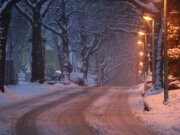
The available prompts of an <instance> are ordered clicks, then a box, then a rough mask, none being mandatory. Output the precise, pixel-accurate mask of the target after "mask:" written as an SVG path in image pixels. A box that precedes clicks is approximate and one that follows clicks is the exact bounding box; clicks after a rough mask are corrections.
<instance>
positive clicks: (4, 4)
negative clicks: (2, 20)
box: [0, 0, 17, 14]
mask: <svg viewBox="0 0 180 135" xmlns="http://www.w3.org/2000/svg"><path fill="white" fill-rule="evenodd" d="M15 1H17V0H5V1H4V2H3V3H2V5H1V7H0V14H2V12H3V11H4V10H5V9H6V7H7V6H8V5H9V4H10V3H11V2H15Z"/></svg>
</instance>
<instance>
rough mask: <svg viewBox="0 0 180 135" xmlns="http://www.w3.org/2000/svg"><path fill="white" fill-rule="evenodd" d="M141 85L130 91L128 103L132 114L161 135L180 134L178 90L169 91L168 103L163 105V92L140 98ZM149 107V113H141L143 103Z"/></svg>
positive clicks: (179, 92)
mask: <svg viewBox="0 0 180 135" xmlns="http://www.w3.org/2000/svg"><path fill="white" fill-rule="evenodd" d="M143 89H144V88H143V85H140V86H139V88H137V89H134V90H132V91H131V94H130V97H129V103H130V107H131V109H132V111H133V112H134V114H135V115H136V116H137V117H138V118H139V119H140V120H141V121H142V122H144V123H145V124H146V125H147V126H148V127H149V128H151V129H153V130H154V131H157V133H158V134H163V135H179V134H180V90H176V91H175V90H174V91H169V102H168V104H167V105H164V104H163V100H164V94H163V92H161V93H159V94H156V95H151V96H147V97H146V98H145V99H143V97H142V96H141V91H143ZM144 100H145V101H146V103H147V104H148V105H149V107H150V108H151V110H150V111H149V112H145V111H143V107H144V103H143V101H144Z"/></svg>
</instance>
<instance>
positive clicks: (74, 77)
mask: <svg viewBox="0 0 180 135" xmlns="http://www.w3.org/2000/svg"><path fill="white" fill-rule="evenodd" d="M82 78H83V73H80V72H72V73H71V81H73V82H77V80H78V79H82ZM94 79H95V75H92V74H89V73H88V78H87V83H88V86H95V82H94Z"/></svg>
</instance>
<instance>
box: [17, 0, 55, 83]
mask: <svg viewBox="0 0 180 135" xmlns="http://www.w3.org/2000/svg"><path fill="white" fill-rule="evenodd" d="M25 3H26V5H27V6H28V7H27V8H25V6H24V7H23V4H24V3H18V4H16V8H17V9H18V11H19V12H20V13H22V14H23V15H24V16H25V17H26V18H27V19H28V20H29V22H30V23H31V25H32V78H31V81H40V82H44V81H45V60H44V58H45V56H44V53H43V52H44V51H43V50H44V49H45V47H44V46H43V45H42V36H41V26H42V19H43V17H44V16H45V15H46V13H47V12H48V9H49V7H50V5H51V4H52V0H39V1H31V0H25ZM29 9H30V11H29ZM26 11H27V12H26ZM31 14H32V15H31Z"/></svg>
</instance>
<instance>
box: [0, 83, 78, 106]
mask: <svg viewBox="0 0 180 135" xmlns="http://www.w3.org/2000/svg"><path fill="white" fill-rule="evenodd" d="M74 87H77V85H76V84H74V83H71V85H63V84H61V83H56V84H54V85H49V84H47V83H44V84H39V83H30V82H20V83H19V84H18V85H9V86H5V93H0V105H4V104H7V103H12V102H14V101H20V100H23V99H27V98H32V97H35V96H39V95H42V94H47V93H49V92H52V91H57V90H62V89H63V88H74Z"/></svg>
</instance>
